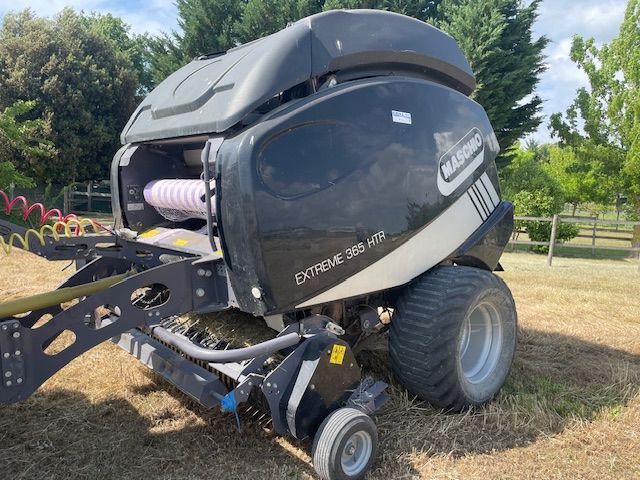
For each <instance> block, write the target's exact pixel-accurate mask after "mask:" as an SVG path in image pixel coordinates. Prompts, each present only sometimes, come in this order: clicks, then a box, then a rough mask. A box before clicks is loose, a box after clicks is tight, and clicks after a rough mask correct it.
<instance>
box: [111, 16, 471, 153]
mask: <svg viewBox="0 0 640 480" xmlns="http://www.w3.org/2000/svg"><path fill="white" fill-rule="evenodd" d="M385 65H387V66H388V65H410V66H413V67H419V68H422V69H425V70H427V71H430V72H432V73H434V74H436V75H438V76H439V77H440V78H443V79H444V80H445V81H446V82H447V83H448V84H449V85H450V86H452V87H453V88H456V89H457V90H459V91H461V92H462V93H464V94H466V95H468V94H470V93H471V92H472V91H473V89H474V88H475V79H474V77H473V73H472V72H471V68H470V67H469V64H468V63H467V60H466V59H465V58H464V55H463V54H462V52H461V51H460V49H459V47H458V45H457V44H456V42H455V40H453V38H451V37H450V36H449V35H447V34H445V33H443V32H441V31H440V30H438V29H436V28H434V27H432V26H430V25H428V24H426V23H424V22H421V21H419V20H416V19H414V18H410V17H406V16H404V15H399V14H395V13H389V12H384V11H378V10H333V11H329V12H324V13H320V14H317V15H313V16H311V17H307V18H304V19H302V20H299V21H298V22H296V23H294V24H293V25H291V26H289V27H287V28H285V29H284V30H281V31H279V32H277V33H274V34H273V35H269V36H268V37H264V38H261V39H258V40H255V41H253V42H251V43H247V44H245V45H242V46H239V47H237V48H233V49H231V50H229V51H228V52H226V53H225V54H223V55H220V56H217V57H213V58H208V59H203V60H194V61H192V62H191V63H189V64H188V65H185V66H184V67H182V68H181V69H179V70H178V71H176V72H175V73H173V74H172V75H170V76H169V77H168V78H167V79H166V80H164V81H163V82H162V83H161V84H160V85H158V86H157V87H156V88H155V89H154V90H153V91H152V92H151V93H150V94H149V95H148V96H147V97H146V98H145V99H144V100H143V102H142V103H141V104H140V106H138V108H137V109H136V111H135V112H134V113H133V115H132V116H131V118H130V119H129V122H127V125H126V126H125V128H124V130H123V132H122V135H121V140H122V143H123V144H127V143H136V142H145V141H151V140H160V139H167V138H175V137H184V136H190V135H198V134H205V133H219V132H223V131H225V130H227V129H228V128H229V127H231V126H233V125H235V124H236V123H238V122H239V121H240V120H242V118H243V117H244V116H245V115H247V114H248V113H250V112H252V111H253V110H254V109H255V108H256V107H258V106H259V105H261V104H262V103H264V102H265V101H266V100H268V99H269V98H271V97H273V96H274V95H277V94H279V93H280V92H283V91H285V90H287V89H289V88H291V87H293V86H295V85H297V84H300V83H302V82H304V81H306V80H308V79H310V78H312V77H319V76H322V75H325V74H327V73H330V72H335V71H339V70H345V69H349V68H354V69H355V68H361V67H370V66H385Z"/></svg>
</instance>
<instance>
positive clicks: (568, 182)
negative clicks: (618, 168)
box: [544, 145, 619, 215]
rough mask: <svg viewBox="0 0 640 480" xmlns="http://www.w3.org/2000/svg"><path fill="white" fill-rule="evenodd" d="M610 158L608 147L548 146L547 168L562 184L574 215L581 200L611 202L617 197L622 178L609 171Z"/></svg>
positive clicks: (583, 201)
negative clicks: (619, 179) (608, 160)
mask: <svg viewBox="0 0 640 480" xmlns="http://www.w3.org/2000/svg"><path fill="white" fill-rule="evenodd" d="M607 158H608V152H607V150H606V149H602V148H599V147H597V146H592V148H588V149H587V148H586V146H583V147H578V148H572V147H569V146H564V147H562V146H559V145H550V146H549V147H548V148H547V149H546V152H545V159H544V161H545V164H544V169H545V171H546V172H547V173H548V174H549V175H550V176H551V177H553V178H554V179H555V180H556V181H558V183H559V184H560V186H561V187H562V190H563V192H564V197H565V200H566V202H567V203H569V204H571V205H572V207H573V215H575V214H576V210H577V208H578V206H579V205H580V204H583V203H587V202H593V203H597V204H610V203H611V201H612V199H613V198H614V196H615V193H616V191H617V187H618V185H619V182H618V181H617V180H618V179H617V177H616V176H615V175H612V174H611V172H610V171H609V169H608V162H607Z"/></svg>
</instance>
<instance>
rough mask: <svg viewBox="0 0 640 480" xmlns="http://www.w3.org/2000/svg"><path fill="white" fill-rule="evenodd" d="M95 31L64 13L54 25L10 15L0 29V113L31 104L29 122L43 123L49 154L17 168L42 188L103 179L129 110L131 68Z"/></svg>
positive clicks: (133, 85)
mask: <svg viewBox="0 0 640 480" xmlns="http://www.w3.org/2000/svg"><path fill="white" fill-rule="evenodd" d="M92 24H93V26H92ZM98 30H99V29H98V28H97V27H96V24H95V21H94V20H91V19H89V20H87V19H86V18H85V17H83V16H82V15H80V14H77V13H75V12H74V11H73V10H71V9H65V10H63V11H62V13H60V14H59V15H58V16H56V17H55V18H54V19H46V18H38V17H36V16H35V15H34V14H33V12H32V11H31V10H29V9H27V10H24V11H22V12H19V13H10V14H7V15H6V16H5V17H4V21H3V24H2V27H1V28H0V73H1V74H0V108H6V107H7V106H8V105H11V104H12V103H13V102H14V101H15V100H16V99H18V100H34V101H35V102H36V103H35V106H34V107H33V109H32V110H31V112H29V114H28V117H29V119H37V118H46V119H47V120H48V121H49V122H50V126H51V128H50V131H49V132H48V134H47V139H48V140H50V141H51V142H52V143H53V144H54V145H55V146H56V153H55V154H54V155H53V156H52V157H51V158H50V159H48V160H47V161H46V162H43V161H37V160H32V161H26V162H25V163H23V164H20V165H18V169H19V170H20V171H21V172H23V173H25V174H27V175H28V176H31V177H33V178H36V179H38V181H42V182H43V183H49V182H51V183H56V184H67V183H70V182H72V181H83V180H87V179H97V178H105V177H106V176H107V175H108V171H109V165H110V161H111V158H112V157H113V153H114V152H115V151H116V150H117V148H118V146H119V142H118V137H119V133H120V130H121V129H122V127H123V126H124V124H125V123H126V121H127V119H128V118H129V116H130V114H131V112H132V111H133V110H134V108H135V104H136V98H135V93H136V90H137V88H138V76H137V73H136V70H135V67H134V65H133V64H132V62H131V59H130V58H129V57H128V56H127V55H126V54H125V53H124V52H123V51H121V50H120V49H119V48H118V49H117V48H115V45H114V44H115V41H114V40H113V39H110V38H108V36H107V35H105V34H103V33H100V32H99V31H98Z"/></svg>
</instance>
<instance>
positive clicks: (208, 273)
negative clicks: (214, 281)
mask: <svg viewBox="0 0 640 480" xmlns="http://www.w3.org/2000/svg"><path fill="white" fill-rule="evenodd" d="M211 275H213V272H212V271H211V270H207V271H206V272H205V276H207V277H210V276H211Z"/></svg>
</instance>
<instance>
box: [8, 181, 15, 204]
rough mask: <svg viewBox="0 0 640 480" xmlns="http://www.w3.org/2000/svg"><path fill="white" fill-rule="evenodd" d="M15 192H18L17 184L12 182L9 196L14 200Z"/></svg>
mask: <svg viewBox="0 0 640 480" xmlns="http://www.w3.org/2000/svg"><path fill="white" fill-rule="evenodd" d="M15 193H16V184H15V183H13V182H11V183H10V184H9V198H10V199H11V200H13V196H14V195H15Z"/></svg>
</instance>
